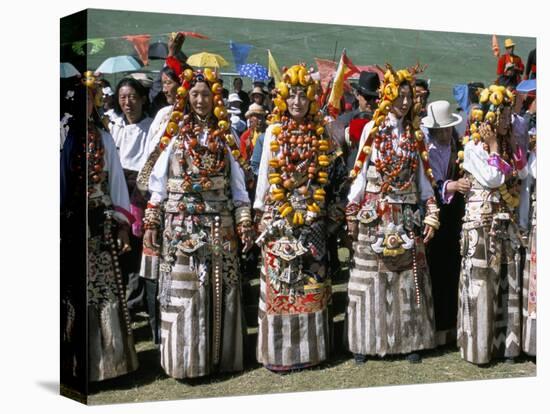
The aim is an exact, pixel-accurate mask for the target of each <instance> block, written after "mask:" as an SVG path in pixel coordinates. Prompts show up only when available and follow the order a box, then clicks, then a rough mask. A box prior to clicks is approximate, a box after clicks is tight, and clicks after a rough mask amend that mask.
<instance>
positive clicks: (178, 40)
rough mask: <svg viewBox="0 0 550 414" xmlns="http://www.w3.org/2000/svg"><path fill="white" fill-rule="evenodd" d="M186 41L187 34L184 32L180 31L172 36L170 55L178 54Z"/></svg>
mask: <svg viewBox="0 0 550 414" xmlns="http://www.w3.org/2000/svg"><path fill="white" fill-rule="evenodd" d="M184 41H185V35H184V34H183V33H179V32H178V33H177V34H176V35H175V36H174V37H172V36H170V38H169V39H168V56H176V54H177V53H178V52H179V51H180V50H181V47H182V46H183V42H184Z"/></svg>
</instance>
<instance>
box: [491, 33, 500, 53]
mask: <svg viewBox="0 0 550 414" xmlns="http://www.w3.org/2000/svg"><path fill="white" fill-rule="evenodd" d="M493 55H495V57H499V56H500V48H499V47H498V41H497V35H493Z"/></svg>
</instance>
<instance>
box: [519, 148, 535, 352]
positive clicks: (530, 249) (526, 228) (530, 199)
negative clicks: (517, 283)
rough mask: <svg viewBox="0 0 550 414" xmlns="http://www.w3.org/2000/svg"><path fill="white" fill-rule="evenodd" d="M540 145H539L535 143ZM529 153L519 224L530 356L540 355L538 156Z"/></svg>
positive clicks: (525, 338) (525, 341)
mask: <svg viewBox="0 0 550 414" xmlns="http://www.w3.org/2000/svg"><path fill="white" fill-rule="evenodd" d="M535 145H536V142H535ZM536 151H537V150H536V148H534V149H533V150H532V151H531V152H530V153H529V162H528V163H527V169H528V172H529V175H528V176H527V178H525V180H523V182H522V183H521V196H520V211H519V223H520V227H521V229H522V231H523V232H524V233H526V234H527V239H528V244H527V252H526V257H525V268H524V269H523V287H522V291H523V335H522V336H523V341H522V349H523V352H525V353H526V354H527V355H530V356H536V355H537V152H536Z"/></svg>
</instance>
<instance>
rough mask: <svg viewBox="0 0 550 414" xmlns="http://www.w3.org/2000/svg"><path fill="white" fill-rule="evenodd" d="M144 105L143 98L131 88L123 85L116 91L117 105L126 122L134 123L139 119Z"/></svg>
mask: <svg viewBox="0 0 550 414" xmlns="http://www.w3.org/2000/svg"><path fill="white" fill-rule="evenodd" d="M144 103H145V98H144V97H142V96H139V94H138V93H137V91H136V90H135V89H134V88H133V87H131V86H129V85H124V86H122V87H121V88H120V89H119V90H118V104H119V105H120V109H122V113H123V114H124V116H126V120H127V121H128V122H130V123H135V122H137V121H138V120H139V119H140V118H141V116H142V115H143V104H144Z"/></svg>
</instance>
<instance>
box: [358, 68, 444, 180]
mask: <svg viewBox="0 0 550 414" xmlns="http://www.w3.org/2000/svg"><path fill="white" fill-rule="evenodd" d="M424 69H425V66H424V67H421V66H420V65H419V64H416V65H415V66H414V67H412V68H410V69H401V70H398V71H395V70H394V69H393V67H392V66H391V65H390V64H386V72H385V73H384V80H383V82H382V84H381V85H380V89H379V95H380V99H379V103H378V108H377V109H376V111H375V112H374V115H373V117H372V119H373V121H374V126H373V127H372V129H371V130H370V133H369V136H368V137H367V139H366V140H365V142H364V144H363V146H362V148H360V149H359V156H358V157H357V160H356V161H355V165H354V166H353V169H352V170H351V171H350V178H351V179H352V180H353V179H355V177H357V174H359V171H361V168H362V167H363V164H364V162H365V160H366V158H367V156H368V155H370V153H371V151H372V144H373V141H374V140H375V137H376V136H377V135H378V133H379V129H380V127H381V126H382V125H383V124H384V121H385V120H386V117H387V115H388V113H389V112H390V109H391V106H392V104H393V102H394V101H395V100H396V99H397V97H398V96H399V86H400V85H401V84H402V83H404V82H408V83H409V84H410V85H411V94H412V98H413V102H414V101H415V99H414V97H415V91H414V76H415V75H416V74H418V73H421V72H423V71H424ZM421 109H422V106H421V104H420V103H419V102H415V103H414V104H413V107H412V121H411V128H412V129H413V131H412V133H413V134H414V137H415V139H416V142H417V144H416V146H417V149H418V152H419V153H420V156H421V158H422V163H423V164H424V171H425V173H426V175H427V177H428V179H429V180H430V181H431V183H432V185H435V181H434V176H433V172H432V169H431V168H430V164H429V162H428V151H427V150H426V146H425V143H424V134H423V133H422V131H421V130H420V116H419V114H420V110H421Z"/></svg>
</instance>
